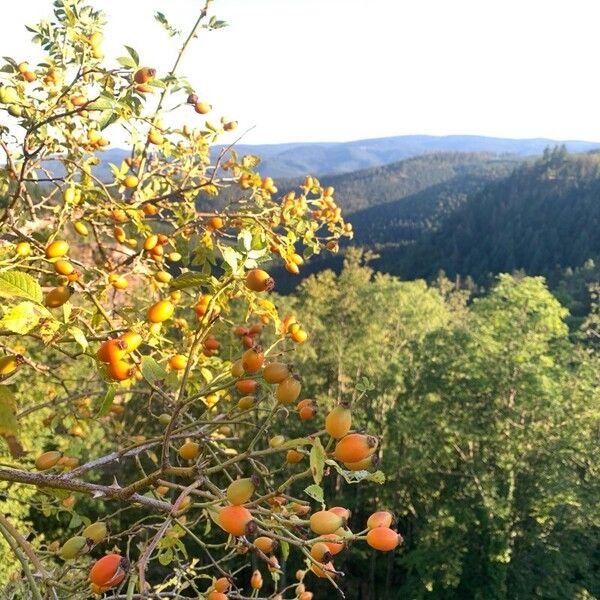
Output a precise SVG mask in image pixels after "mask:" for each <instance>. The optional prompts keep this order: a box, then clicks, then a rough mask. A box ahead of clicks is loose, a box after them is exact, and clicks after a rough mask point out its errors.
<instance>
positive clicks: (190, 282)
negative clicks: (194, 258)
mask: <svg viewBox="0 0 600 600" xmlns="http://www.w3.org/2000/svg"><path fill="white" fill-rule="evenodd" d="M205 282H206V275H204V274H203V273H198V272H193V273H192V272H190V273H184V274H183V275H180V276H179V277H175V279H171V282H170V288H171V289H172V290H182V289H184V288H188V287H193V286H195V285H201V284H202V283H205Z"/></svg>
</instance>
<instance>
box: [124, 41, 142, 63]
mask: <svg viewBox="0 0 600 600" xmlns="http://www.w3.org/2000/svg"><path fill="white" fill-rule="evenodd" d="M125 50H127V52H129V56H131V58H132V59H133V61H134V62H135V66H136V67H137V66H138V65H139V64H140V55H139V54H138V53H137V52H136V51H135V50H134V49H133V48H132V47H131V46H125Z"/></svg>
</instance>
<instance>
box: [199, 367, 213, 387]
mask: <svg viewBox="0 0 600 600" xmlns="http://www.w3.org/2000/svg"><path fill="white" fill-rule="evenodd" d="M200 373H201V374H202V377H204V380H205V381H206V383H210V382H211V381H212V380H213V373H212V371H211V370H210V369H207V368H206V367H200Z"/></svg>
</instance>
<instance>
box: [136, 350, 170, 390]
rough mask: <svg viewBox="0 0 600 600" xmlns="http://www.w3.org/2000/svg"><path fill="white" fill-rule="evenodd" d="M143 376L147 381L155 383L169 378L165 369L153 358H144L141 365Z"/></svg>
mask: <svg viewBox="0 0 600 600" xmlns="http://www.w3.org/2000/svg"><path fill="white" fill-rule="evenodd" d="M140 368H141V370H142V375H143V376H144V379H145V380H146V381H149V382H150V383H155V382H156V381H161V380H163V379H166V378H167V372H166V371H165V368H164V367H163V366H161V365H159V364H158V363H157V362H156V361H155V360H154V359H153V358H152V357H151V356H143V357H142V363H141V367H140Z"/></svg>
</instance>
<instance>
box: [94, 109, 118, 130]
mask: <svg viewBox="0 0 600 600" xmlns="http://www.w3.org/2000/svg"><path fill="white" fill-rule="evenodd" d="M118 119H119V114H118V113H117V112H115V111H114V110H104V111H102V113H101V114H100V117H99V119H98V121H97V124H98V129H100V131H102V130H103V129H106V128H107V127H108V126H109V125H111V124H112V123H114V122H115V121H117V120H118Z"/></svg>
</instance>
